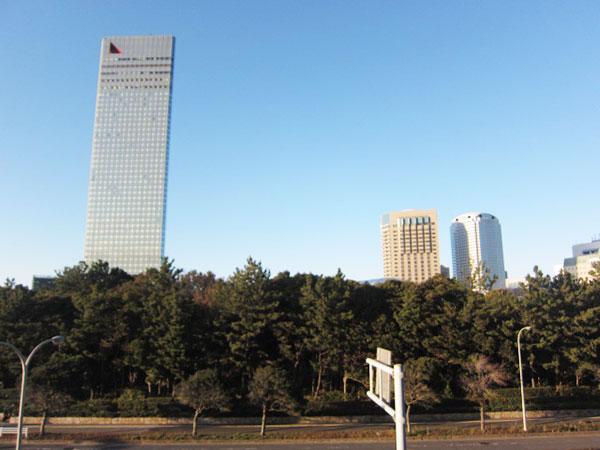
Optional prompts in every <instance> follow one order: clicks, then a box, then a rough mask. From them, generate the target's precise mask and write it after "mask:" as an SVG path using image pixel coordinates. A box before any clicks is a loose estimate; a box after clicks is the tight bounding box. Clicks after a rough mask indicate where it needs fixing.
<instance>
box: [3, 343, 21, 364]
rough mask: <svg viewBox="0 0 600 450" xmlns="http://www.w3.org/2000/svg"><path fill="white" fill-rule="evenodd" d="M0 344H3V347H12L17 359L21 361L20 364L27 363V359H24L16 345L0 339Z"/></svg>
mask: <svg viewBox="0 0 600 450" xmlns="http://www.w3.org/2000/svg"><path fill="white" fill-rule="evenodd" d="M0 345H4V346H5V347H8V348H10V349H12V350H13V351H14V352H15V353H16V354H17V356H18V357H19V360H20V361H21V364H22V365H23V366H25V365H26V364H27V361H26V360H25V357H24V356H23V353H21V352H20V351H19V349H18V348H17V347H15V346H14V345H12V344H11V343H10V342H4V341H0Z"/></svg>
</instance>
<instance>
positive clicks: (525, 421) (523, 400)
mask: <svg viewBox="0 0 600 450" xmlns="http://www.w3.org/2000/svg"><path fill="white" fill-rule="evenodd" d="M525 330H527V331H529V330H531V327H523V328H521V329H520V330H519V332H518V333H517V350H518V353H519V378H520V379H521V410H522V411H523V431H527V415H526V413H525V388H524V387H523V364H522V363H521V333H522V332H523V331H525Z"/></svg>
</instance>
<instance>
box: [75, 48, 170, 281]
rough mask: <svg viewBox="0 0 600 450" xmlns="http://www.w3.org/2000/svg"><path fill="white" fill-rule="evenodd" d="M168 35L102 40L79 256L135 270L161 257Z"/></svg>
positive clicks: (153, 264) (167, 120) (167, 122)
mask: <svg viewBox="0 0 600 450" xmlns="http://www.w3.org/2000/svg"><path fill="white" fill-rule="evenodd" d="M173 56H174V38H173V37H172V36H114V37H107V38H104V39H103V40H102V46H101V51H100V70H99V74H98V88H97V95H96V115H95V121H94V133H93V143H92V158H91V165H90V175H89V190H88V206H87V218H86V230H85V245H84V259H85V261H86V262H88V263H92V262H94V261H97V260H103V261H106V262H108V263H109V264H110V265H111V266H116V267H120V268H121V269H123V270H125V271H127V272H129V273H131V274H137V273H140V272H143V271H144V270H145V269H147V268H150V267H158V266H159V265H160V263H161V259H162V257H163V255H164V242H165V212H166V195H167V169H168V160H169V127H170V116H171V93H172V80H173Z"/></svg>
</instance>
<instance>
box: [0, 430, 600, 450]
mask: <svg viewBox="0 0 600 450" xmlns="http://www.w3.org/2000/svg"><path fill="white" fill-rule="evenodd" d="M7 444H8V443H6V444H5V443H4V442H3V445H0V449H5V448H6V449H8V448H13V446H12V445H7ZM24 448H26V449H31V450H58V449H64V450H77V449H82V450H95V449H98V450H100V449H119V450H120V449H123V450H125V449H127V450H129V449H143V450H165V449H166V448H174V449H177V450H184V449H201V450H277V449H282V450H328V449H331V450H344V449H347V450H394V448H395V446H394V443H393V442H339V441H338V442H333V443H328V442H317V443H291V444H290V443H270V444H261V443H240V444H198V445H189V444H182V445H174V444H168V445H162V446H161V445H113V444H106V445H78V444H77V445H28V444H27V445H25V446H24ZM414 449H426V450H443V449H453V450H454V449H465V450H466V449H468V450H472V449H494V450H584V449H585V450H591V449H594V450H596V449H599V450H600V433H592V434H570V435H559V436H526V437H518V438H492V439H470V440H446V441H442V440H440V441H409V442H408V450H414Z"/></svg>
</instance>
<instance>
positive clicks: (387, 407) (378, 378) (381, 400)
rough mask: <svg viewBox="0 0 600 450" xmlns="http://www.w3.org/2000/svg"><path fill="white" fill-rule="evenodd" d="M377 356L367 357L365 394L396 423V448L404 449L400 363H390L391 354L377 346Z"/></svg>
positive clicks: (398, 449)
mask: <svg viewBox="0 0 600 450" xmlns="http://www.w3.org/2000/svg"><path fill="white" fill-rule="evenodd" d="M380 350H381V351H380ZM377 356H378V358H377V360H375V359H371V358H367V364H368V365H369V391H368V392H367V396H368V397H369V398H370V399H371V400H373V401H374V402H375V403H376V404H377V405H379V406H380V407H381V408H383V409H384V411H385V412H387V413H388V414H389V415H390V416H392V418H393V419H394V423H395V424H396V450H406V433H405V428H404V424H405V423H406V419H405V417H404V384H403V381H402V377H403V376H404V374H403V373H402V365H401V364H394V365H393V366H392V365H391V360H392V354H391V352H390V351H389V350H385V349H380V348H378V349H377ZM379 356H383V357H384V358H385V362H384V361H379ZM388 357H389V358H388ZM382 359H383V358H382ZM390 378H393V380H394V407H392V406H391V404H390V403H391V389H390V382H389V380H390ZM384 380H385V381H384ZM386 381H387V383H386Z"/></svg>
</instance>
